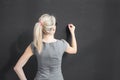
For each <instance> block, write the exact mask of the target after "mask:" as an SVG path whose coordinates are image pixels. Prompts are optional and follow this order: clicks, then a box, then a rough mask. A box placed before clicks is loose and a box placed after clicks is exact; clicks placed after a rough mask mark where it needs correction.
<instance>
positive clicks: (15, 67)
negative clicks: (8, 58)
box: [13, 66, 22, 71]
mask: <svg viewBox="0 0 120 80" xmlns="http://www.w3.org/2000/svg"><path fill="white" fill-rule="evenodd" d="M13 69H14V71H19V70H21V69H22V67H18V66H14V68H13Z"/></svg>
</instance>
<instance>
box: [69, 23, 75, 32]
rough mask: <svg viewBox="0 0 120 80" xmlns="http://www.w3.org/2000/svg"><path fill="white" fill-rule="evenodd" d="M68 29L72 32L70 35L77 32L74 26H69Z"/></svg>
mask: <svg viewBox="0 0 120 80" xmlns="http://www.w3.org/2000/svg"><path fill="white" fill-rule="evenodd" d="M68 28H69V30H70V33H74V31H75V26H74V25H73V24H68Z"/></svg>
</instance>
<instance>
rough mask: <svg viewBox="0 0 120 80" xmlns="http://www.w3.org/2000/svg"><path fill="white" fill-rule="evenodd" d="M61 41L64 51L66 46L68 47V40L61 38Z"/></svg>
mask: <svg viewBox="0 0 120 80" xmlns="http://www.w3.org/2000/svg"><path fill="white" fill-rule="evenodd" d="M62 43H63V46H62V47H63V50H64V51H66V49H67V47H68V42H67V41H66V40H64V39H62Z"/></svg>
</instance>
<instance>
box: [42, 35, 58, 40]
mask: <svg viewBox="0 0 120 80" xmlns="http://www.w3.org/2000/svg"><path fill="white" fill-rule="evenodd" d="M55 40H56V39H55V38H54V35H43V41H44V42H54V41H55Z"/></svg>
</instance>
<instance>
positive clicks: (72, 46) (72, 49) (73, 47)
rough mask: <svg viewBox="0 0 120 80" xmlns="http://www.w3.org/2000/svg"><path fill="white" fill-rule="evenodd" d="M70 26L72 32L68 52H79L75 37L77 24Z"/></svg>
mask: <svg viewBox="0 0 120 80" xmlns="http://www.w3.org/2000/svg"><path fill="white" fill-rule="evenodd" d="M68 28H69V30H70V33H71V44H68V47H67V49H66V52H67V53H69V54H76V53H77V42H76V37H75V26H74V25H73V24H68Z"/></svg>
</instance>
